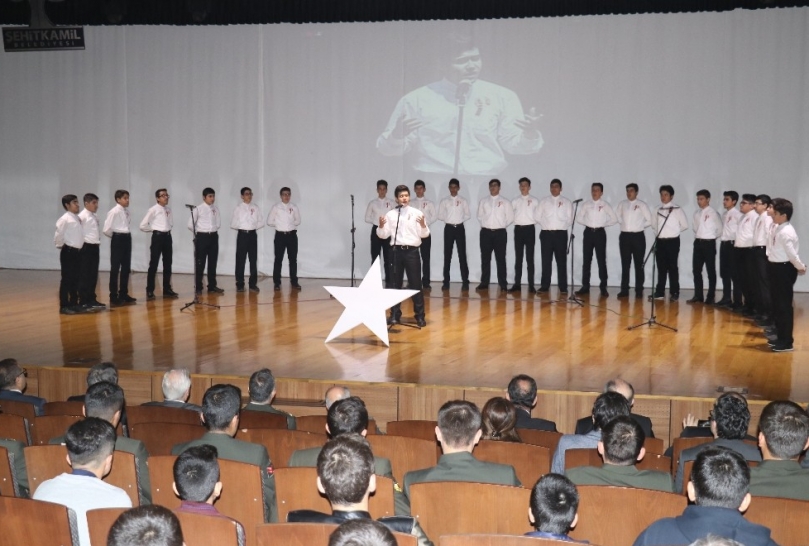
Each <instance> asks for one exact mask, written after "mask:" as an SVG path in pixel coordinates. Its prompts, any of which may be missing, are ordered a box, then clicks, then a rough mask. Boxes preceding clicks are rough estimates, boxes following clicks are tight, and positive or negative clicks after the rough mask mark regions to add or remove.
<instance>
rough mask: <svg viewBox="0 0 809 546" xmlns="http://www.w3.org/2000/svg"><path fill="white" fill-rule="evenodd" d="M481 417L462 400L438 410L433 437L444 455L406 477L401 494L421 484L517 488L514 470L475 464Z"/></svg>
mask: <svg viewBox="0 0 809 546" xmlns="http://www.w3.org/2000/svg"><path fill="white" fill-rule="evenodd" d="M480 426H481V416H480V410H479V409H478V407H477V406H476V405H475V404H473V403H471V402H466V401H464V400H452V401H450V402H447V403H446V404H444V405H443V406H441V409H439V410H438V426H436V427H435V436H436V438H438V442H439V443H440V444H441V449H442V451H443V452H444V454H443V455H441V457H440V458H439V459H438V465H436V466H433V467H431V468H425V469H423V470H413V471H411V472H408V473H407V474H405V478H404V493H405V496H406V497H407V498H408V502H409V499H410V486H412V485H413V484H415V483H424V482H478V483H493V484H499V485H515V486H520V485H522V484H521V483H520V480H518V479H517V474H516V472H514V467H512V466H511V465H507V464H496V463H487V462H483V461H479V460H477V459H476V458H475V457H474V456H473V455H472V450H473V449H474V448H475V446H476V445H477V443H478V442H479V441H480V437H481V435H482V431H481V428H480Z"/></svg>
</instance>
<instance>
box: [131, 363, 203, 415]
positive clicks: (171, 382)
mask: <svg viewBox="0 0 809 546" xmlns="http://www.w3.org/2000/svg"><path fill="white" fill-rule="evenodd" d="M189 396H191V373H189V371H188V369H186V368H175V369H173V370H169V371H167V372H166V373H165V374H163V401H162V402H158V401H156V400H154V401H152V402H146V403H145V404H143V405H144V406H163V407H166V408H179V409H185V410H191V411H196V412H197V413H199V412H201V411H202V408H201V407H200V406H198V405H196V404H189V403H188V397H189Z"/></svg>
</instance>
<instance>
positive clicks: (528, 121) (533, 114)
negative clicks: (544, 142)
mask: <svg viewBox="0 0 809 546" xmlns="http://www.w3.org/2000/svg"><path fill="white" fill-rule="evenodd" d="M540 118H542V114H539V115H537V109H536V108H534V107H533V106H532V107H531V109H530V110H528V113H527V114H525V121H522V120H519V119H518V120H514V125H516V126H517V127H519V128H520V129H522V132H523V134H524V135H525V137H526V138H538V137H539V120H540Z"/></svg>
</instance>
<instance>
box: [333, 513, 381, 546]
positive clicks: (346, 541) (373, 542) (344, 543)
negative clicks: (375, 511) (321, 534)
mask: <svg viewBox="0 0 809 546" xmlns="http://www.w3.org/2000/svg"><path fill="white" fill-rule="evenodd" d="M329 546H396V537H394V536H393V533H391V532H390V529H388V528H387V527H385V526H384V525H382V524H381V523H379V522H378V521H374V520H365V519H355V520H351V521H347V522H345V523H342V524H340V526H339V527H338V528H337V529H335V530H334V532H332V534H331V536H330V537H329Z"/></svg>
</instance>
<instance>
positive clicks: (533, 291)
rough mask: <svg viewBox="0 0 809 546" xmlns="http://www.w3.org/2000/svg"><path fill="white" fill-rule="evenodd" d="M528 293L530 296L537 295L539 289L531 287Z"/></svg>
mask: <svg viewBox="0 0 809 546" xmlns="http://www.w3.org/2000/svg"><path fill="white" fill-rule="evenodd" d="M528 293H529V294H536V293H537V289H536V288H534V287H533V286H529V287H528Z"/></svg>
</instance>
